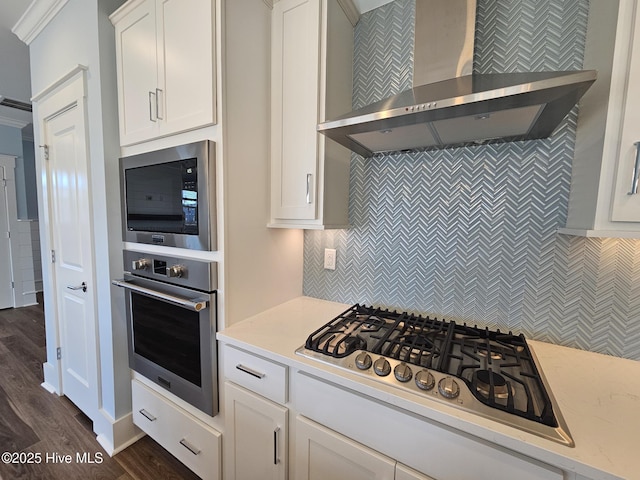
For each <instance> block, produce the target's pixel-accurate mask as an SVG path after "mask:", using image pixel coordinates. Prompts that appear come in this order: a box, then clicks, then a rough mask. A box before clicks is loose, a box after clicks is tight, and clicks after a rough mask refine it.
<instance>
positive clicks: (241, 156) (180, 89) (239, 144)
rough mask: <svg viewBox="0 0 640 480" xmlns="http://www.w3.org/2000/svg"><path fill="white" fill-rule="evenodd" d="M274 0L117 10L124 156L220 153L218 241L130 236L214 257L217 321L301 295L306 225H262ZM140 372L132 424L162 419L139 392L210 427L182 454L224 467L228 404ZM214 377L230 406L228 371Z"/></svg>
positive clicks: (173, 415) (160, 407)
mask: <svg viewBox="0 0 640 480" xmlns="http://www.w3.org/2000/svg"><path fill="white" fill-rule="evenodd" d="M271 9H272V5H271V2H270V1H268V0H130V1H129V2H127V3H126V4H125V5H123V7H122V8H121V9H120V10H118V11H116V12H115V13H114V14H113V15H112V16H111V19H112V21H113V23H114V26H115V30H116V36H117V38H118V40H117V42H118V43H117V45H116V47H117V48H116V50H117V68H118V79H119V85H118V86H119V97H120V98H119V102H120V103H119V108H120V121H121V125H120V127H121V131H120V132H121V137H120V141H121V145H122V149H121V153H122V156H128V155H133V154H137V153H142V152H148V151H153V150H157V149H161V148H166V147H169V146H176V145H181V144H185V143H191V142H196V141H200V140H211V141H213V142H215V145H216V160H217V161H216V185H215V187H216V193H217V201H216V204H217V207H216V208H217V212H216V213H217V215H216V221H217V235H218V238H217V245H218V248H217V250H216V251H212V252H193V251H188V250H183V249H180V250H175V249H171V247H148V246H144V245H138V244H132V245H127V244H125V246H127V247H128V248H133V249H138V250H141V251H145V249H147V248H153V250H154V251H157V250H159V249H160V250H164V251H165V252H166V251H167V250H171V251H172V253H175V254H176V255H181V256H185V257H191V256H194V257H197V258H206V259H209V260H214V261H216V262H218V285H219V290H218V297H217V298H218V305H217V311H218V316H217V330H218V331H219V330H222V329H224V328H225V326H229V325H231V324H233V323H236V322H238V321H240V320H244V319H245V318H247V317H249V316H252V315H255V314H256V313H259V312H261V311H264V310H267V309H269V308H271V307H273V306H275V305H278V304H280V303H283V302H286V301H288V300H290V299H291V298H294V297H297V296H300V295H301V294H302V258H303V251H302V245H303V237H302V232H301V231H299V230H282V229H269V228H267V227H266V224H267V223H268V219H269V178H270V177H269V155H270V153H269V145H270V126H269V114H270V109H271V107H270V87H269V86H270V81H269V78H270V72H271V63H270V44H271V12H272V10H271ZM153 15H155V19H152V18H153ZM160 16H162V17H163V18H164V20H162V21H160V20H159V18H160ZM160 24H162V25H160ZM151 33H153V35H151ZM152 36H155V37H154V39H150V37H152ZM159 37H163V38H162V39H161V38H159ZM136 48H138V49H142V50H145V51H147V50H148V51H154V52H155V53H152V54H150V55H149V58H147V59H146V60H137V57H136V55H141V52H136V51H134V50H136ZM148 51H147V54H148V53H149V52H148ZM154 59H155V64H154V62H153V60H154ZM147 67H149V70H150V71H151V72H152V73H149V72H148V71H146V69H147ZM174 67H175V68H177V70H173V68H174ZM154 68H155V69H156V70H155V72H156V73H155V77H154V74H153V71H154ZM128 69H133V70H132V71H134V72H135V71H136V69H141V70H143V72H141V73H140V76H139V78H140V80H139V81H138V80H136V79H135V78H136V77H137V75H135V74H134V75H133V78H132V76H131V75H128V74H127V71H128ZM194 77H196V78H194ZM154 78H155V79H156V82H155V83H154V82H153V79H154ZM158 79H160V80H158ZM130 82H133V83H131V84H130V85H129V84H128V83H130ZM205 86H206V88H205ZM201 88H202V90H201ZM204 90H207V91H204ZM174 95H175V96H174ZM130 103H131V105H129V104H130ZM190 113H193V115H192V116H189V115H188V114H190ZM131 118H133V120H131ZM127 122H129V123H127ZM131 122H133V123H131ZM212 341H216V340H215V338H212ZM215 367H216V368H218V369H219V365H216V366H215ZM133 376H134V379H133V388H134V392H136V394H137V395H136V396H134V401H133V405H132V408H133V411H134V418H135V419H137V420H136V425H138V426H139V427H140V428H142V429H143V430H144V431H145V432H147V433H148V434H150V435H151V436H153V434H154V428H157V427H154V426H153V424H155V423H157V422H158V421H157V420H155V421H150V420H149V419H148V417H146V416H144V415H142V414H140V415H138V413H140V409H145V411H149V408H150V407H145V405H144V404H143V403H142V402H143V401H146V402H147V404H150V405H152V406H153V407H154V408H155V410H156V411H160V412H161V413H162V415H163V416H164V417H165V418H166V419H168V420H167V421H166V425H180V428H181V429H186V431H187V434H181V435H185V438H186V436H188V432H189V431H190V432H192V434H193V436H194V438H196V437H195V432H197V431H198V430H200V431H206V432H208V433H209V438H210V439H214V440H212V441H211V442H209V443H210V444H212V445H213V447H215V448H210V450H209V451H206V450H205V448H202V447H200V446H199V445H200V444H198V445H196V443H197V442H195V441H190V442H189V444H190V445H194V446H197V448H196V449H194V450H196V451H197V450H200V452H201V453H198V454H195V453H194V452H193V451H191V452H190V451H188V449H187V451H186V457H187V458H191V456H193V458H195V459H198V458H199V456H200V455H206V456H207V459H206V462H205V463H206V465H207V468H205V469H203V470H201V471H204V472H206V473H204V474H202V473H200V472H201V471H198V470H197V468H196V467H194V468H193V469H194V471H197V473H199V474H200V475H204V478H210V479H219V478H223V477H224V475H223V471H222V457H221V455H222V453H221V452H222V451H224V450H225V449H227V448H228V445H227V442H228V441H229V440H231V439H232V438H233V436H232V435H231V434H230V433H229V429H230V428H232V427H231V426H230V425H231V424H230V423H229V422H230V420H229V418H227V417H228V414H227V413H226V412H224V410H222V411H221V412H220V413H219V414H218V415H216V416H215V417H210V416H208V415H206V414H203V413H202V412H200V411H198V410H196V409H195V408H193V407H191V406H190V405H189V404H187V403H186V402H183V401H181V399H179V398H177V397H174V396H172V395H171V394H170V393H168V392H165V391H163V389H162V388H160V387H158V386H157V385H155V384H154V383H152V382H149V381H148V380H147V379H145V378H144V377H142V376H140V375H138V374H137V373H134V374H133ZM219 378H221V379H222V378H223V376H222V374H221V372H219ZM218 386H219V397H220V400H221V405H222V404H223V402H222V401H223V399H224V398H225V390H224V382H223V381H220V383H219V385H218ZM140 392H142V393H146V395H140ZM136 412H137V413H136ZM185 413H186V415H185ZM153 416H155V417H158V415H153ZM158 418H159V417H158ZM203 424H204V425H203ZM219 434H221V436H220V435H219ZM166 438H169V436H168V435H166V434H162V436H159V437H158V438H156V439H157V440H158V441H159V442H160V443H161V444H162V441H161V440H162V439H166ZM222 443H223V444H224V446H223V447H222V446H221V445H222ZM212 445H209V446H210V447H211V446H212ZM179 447H180V448H182V449H183V450H185V447H184V445H182V446H180V445H179ZM183 454H184V452H183ZM210 457H213V458H210Z"/></svg>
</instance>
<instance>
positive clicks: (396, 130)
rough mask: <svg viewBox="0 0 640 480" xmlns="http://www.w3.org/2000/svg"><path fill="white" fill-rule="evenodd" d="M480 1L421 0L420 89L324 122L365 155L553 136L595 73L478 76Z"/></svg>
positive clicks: (331, 133)
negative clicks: (476, 47) (474, 68)
mask: <svg viewBox="0 0 640 480" xmlns="http://www.w3.org/2000/svg"><path fill="white" fill-rule="evenodd" d="M475 11H476V2H475V0H416V15H415V17H416V25H415V41H414V42H415V44H414V87H413V88H412V89H411V90H407V91H404V92H402V93H400V94H398V95H394V96H392V97H389V98H387V99H385V100H382V101H379V102H376V103H374V104H371V105H368V106H366V107H364V108H361V109H359V110H355V111H353V112H351V113H349V114H347V115H343V116H341V117H339V118H337V119H334V120H330V121H327V122H324V123H321V124H320V125H318V131H319V132H320V133H323V134H324V135H326V136H327V137H329V138H332V139H333V140H335V141H337V142H338V143H340V144H342V145H344V146H345V147H347V148H349V149H351V150H353V151H354V152H356V153H359V154H360V155H363V156H365V157H369V156H371V155H373V154H375V153H381V152H394V151H400V150H413V149H420V148H430V147H431V148H440V147H444V146H454V145H465V144H473V143H483V142H486V141H489V140H496V139H503V140H509V141H512V140H529V139H537V138H545V137H548V136H550V135H551V134H552V133H553V131H554V130H555V128H556V127H557V126H558V124H559V123H560V122H561V121H562V119H563V118H564V117H565V116H566V115H567V113H569V111H570V110H571V109H572V108H573V106H574V105H575V104H576V103H577V102H578V100H579V99H580V98H581V97H582V95H583V94H584V93H585V92H586V91H587V89H588V88H589V87H590V86H591V84H592V83H593V82H594V81H595V79H596V71H595V70H578V71H564V72H530V73H502V74H482V75H478V74H476V75H473V74H471V70H472V64H473V47H474V38H475Z"/></svg>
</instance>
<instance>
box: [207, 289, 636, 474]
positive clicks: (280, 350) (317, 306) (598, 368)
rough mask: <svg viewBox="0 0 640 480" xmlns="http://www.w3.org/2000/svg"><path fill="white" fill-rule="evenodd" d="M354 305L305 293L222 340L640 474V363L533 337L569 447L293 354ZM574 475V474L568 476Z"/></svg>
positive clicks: (454, 421) (556, 451)
mask: <svg viewBox="0 0 640 480" xmlns="http://www.w3.org/2000/svg"><path fill="white" fill-rule="evenodd" d="M349 307H350V305H345V304H342V303H335V302H329V301H326V300H319V299H315V298H310V297H299V298H296V299H294V300H291V301H289V302H287V303H284V304H282V305H279V306H277V307H274V308H272V309H270V310H267V311H265V312H263V313H261V314H258V315H256V316H254V317H251V318H248V319H247V320H244V321H242V322H239V323H237V324H235V325H232V326H230V327H228V328H226V329H225V330H223V331H222V332H219V333H218V335H217V338H218V340H220V341H222V342H223V343H228V344H231V345H234V346H237V347H239V348H244V349H247V350H250V351H252V352H254V353H256V354H258V355H262V356H264V357H267V358H270V359H272V360H274V361H277V362H280V363H283V364H286V365H289V366H291V367H293V368H297V369H300V370H304V371H306V372H309V373H312V374H314V375H316V376H320V377H321V378H324V379H326V380H328V381H331V382H333V383H336V384H338V385H342V386H344V387H345V388H350V389H352V390H356V391H359V392H360V393H362V394H364V395H368V396H371V397H373V398H377V399H378V400H380V401H383V402H386V403H390V404H392V405H395V406H396V407H399V408H403V409H406V410H408V411H412V412H414V413H416V414H418V415H422V416H424V417H426V418H429V419H431V420H433V421H436V422H440V423H442V424H445V425H448V426H450V427H453V428H456V429H458V430H461V431H463V432H466V433H468V434H471V435H474V436H477V437H479V438H482V439H485V440H487V441H489V442H492V443H494V444H496V445H500V446H502V447H504V448H507V449H510V450H513V451H516V452H519V453H521V454H523V455H527V456H529V457H532V458H535V459H538V460H540V461H542V462H545V463H548V464H551V465H554V466H556V467H558V468H561V469H563V470H565V471H567V472H576V473H578V474H581V475H584V476H585V477H587V478H589V479H592V480H600V479H602V480H610V479H620V478H622V479H628V480H635V479H640V362H636V361H632V360H625V359H621V358H616V357H610V356H606V355H601V354H597V353H592V352H586V351H582V350H576V349H572V348H567V347H561V346H557V345H551V344H548V343H543V342H537V341H531V340H529V341H528V343H529V345H530V347H531V348H532V349H533V350H534V352H535V354H536V356H537V358H538V360H539V363H540V368H541V370H542V372H543V374H544V375H545V377H546V379H547V382H548V384H549V386H550V389H551V392H552V395H553V396H554V397H555V399H556V401H557V403H558V406H559V408H560V411H561V413H562V415H563V417H564V419H565V421H566V423H567V425H568V427H569V431H570V432H571V435H572V437H573V439H574V441H575V447H573V448H571V447H567V446H564V445H561V444H559V443H555V442H552V441H550V440H547V439H544V438H540V437H537V436H535V435H532V434H529V433H526V432H523V431H520V430H517V429H515V428H512V427H509V426H506V425H502V424H500V423H497V422H494V421H491V420H488V419H484V418H482V417H479V416H477V415H474V414H471V413H468V412H465V411H461V410H458V409H456V408H453V407H449V406H447V405H443V404H440V403H439V402H424V401H420V402H419V401H416V399H415V396H414V395H413V394H407V393H403V392H402V391H400V390H399V389H396V388H393V387H392V386H386V385H381V384H380V383H379V382H375V381H372V380H368V379H365V378H362V377H360V376H358V375H356V374H353V373H350V372H347V371H344V370H342V369H340V368H338V367H333V366H331V365H325V364H324V363H321V362H317V361H313V360H311V359H307V358H304V357H301V356H299V355H296V354H295V350H296V349H297V348H299V347H300V346H302V345H303V344H304V342H305V340H306V338H307V337H308V336H309V335H310V334H311V333H312V332H313V331H314V330H315V329H317V328H319V327H321V326H322V325H324V324H325V323H327V322H328V321H329V320H331V319H332V318H334V317H335V316H336V315H338V314H340V313H341V312H343V311H344V310H346V309H347V308H349ZM570 478H571V477H570Z"/></svg>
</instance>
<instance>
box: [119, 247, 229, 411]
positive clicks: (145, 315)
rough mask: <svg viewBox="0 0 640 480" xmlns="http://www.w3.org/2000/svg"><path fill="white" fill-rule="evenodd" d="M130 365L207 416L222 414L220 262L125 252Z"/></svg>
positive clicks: (121, 283)
mask: <svg viewBox="0 0 640 480" xmlns="http://www.w3.org/2000/svg"><path fill="white" fill-rule="evenodd" d="M123 257H124V269H125V274H124V279H123V280H114V281H113V282H112V283H113V284H114V285H117V286H119V287H123V288H124V289H125V290H126V294H125V301H126V315H127V335H128V341H129V366H130V367H131V368H132V369H133V370H135V371H136V372H139V373H140V374H142V375H143V376H145V377H147V378H148V379H149V380H152V381H153V382H155V383H157V384H158V385H160V386H161V387H163V388H165V389H166V390H168V391H170V392H171V393H173V394H175V395H177V396H178V397H180V398H182V399H183V400H185V401H186V402H188V403H190V404H191V405H193V406H195V407H197V408H199V409H200V410H202V411H203V412H205V413H207V414H209V415H211V416H214V415H216V414H217V413H218V378H217V370H218V369H217V368H216V365H217V349H216V341H215V332H216V288H217V274H218V269H217V263H216V262H212V261H206V260H195V259H186V258H181V257H169V256H165V255H158V254H146V253H140V252H134V251H130V250H125V251H124V252H123Z"/></svg>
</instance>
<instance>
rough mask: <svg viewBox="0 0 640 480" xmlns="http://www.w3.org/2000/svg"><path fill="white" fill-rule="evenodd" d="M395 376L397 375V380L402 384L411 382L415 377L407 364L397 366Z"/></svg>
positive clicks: (394, 370)
mask: <svg viewBox="0 0 640 480" xmlns="http://www.w3.org/2000/svg"><path fill="white" fill-rule="evenodd" d="M393 374H394V375H395V377H396V380H398V381H399V382H402V383H405V382H408V381H409V380H411V377H413V372H412V371H411V368H409V366H408V365H407V364H406V363H400V364H398V365H396V368H394V369H393Z"/></svg>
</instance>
